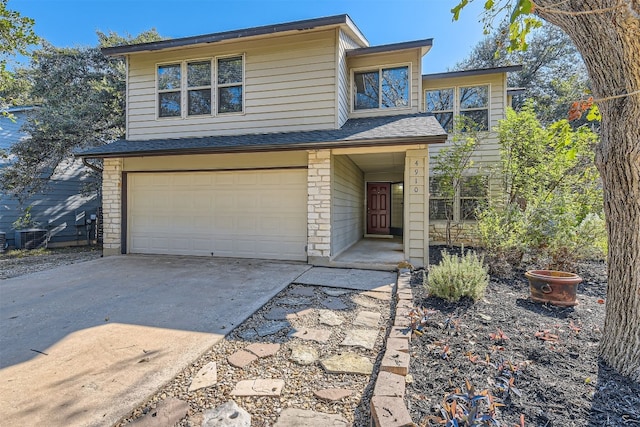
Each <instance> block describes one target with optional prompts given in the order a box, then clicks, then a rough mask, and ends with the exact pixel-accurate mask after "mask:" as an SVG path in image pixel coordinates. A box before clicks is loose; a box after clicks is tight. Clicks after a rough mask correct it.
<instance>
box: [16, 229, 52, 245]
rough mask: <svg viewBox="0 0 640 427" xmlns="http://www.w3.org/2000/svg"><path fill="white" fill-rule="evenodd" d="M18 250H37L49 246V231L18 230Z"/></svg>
mask: <svg viewBox="0 0 640 427" xmlns="http://www.w3.org/2000/svg"><path fill="white" fill-rule="evenodd" d="M15 239H16V241H15V246H16V249H37V248H42V247H46V246H47V230H44V229H40V228H30V229H28V230H16V233H15Z"/></svg>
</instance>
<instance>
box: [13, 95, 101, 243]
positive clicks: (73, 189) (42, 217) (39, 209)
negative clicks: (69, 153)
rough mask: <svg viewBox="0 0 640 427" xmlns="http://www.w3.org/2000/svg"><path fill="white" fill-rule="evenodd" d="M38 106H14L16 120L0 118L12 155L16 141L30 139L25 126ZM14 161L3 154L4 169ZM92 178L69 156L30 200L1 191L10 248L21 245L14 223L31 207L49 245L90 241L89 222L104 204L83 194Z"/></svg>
mask: <svg viewBox="0 0 640 427" xmlns="http://www.w3.org/2000/svg"><path fill="white" fill-rule="evenodd" d="M34 108H36V107H12V108H10V109H9V112H10V113H11V114H12V115H13V117H14V120H15V121H14V120H11V119H9V118H7V117H0V150H2V151H3V152H5V153H7V154H8V152H9V150H10V149H11V147H12V146H13V145H14V144H15V143H17V142H18V141H20V140H22V139H25V138H29V135H28V134H26V133H25V132H23V131H22V130H21V129H22V126H23V124H24V123H25V121H26V120H27V117H28V114H29V112H30V111H32V110H33V109H34ZM12 161H13V159H12V158H11V156H9V157H8V158H4V157H0V169H1V168H4V167H6V166H7V165H9V164H11V162H12ZM43 178H46V177H43ZM89 179H90V178H89V177H88V176H87V174H86V168H85V167H84V166H83V165H82V162H81V161H79V160H74V159H69V161H67V162H64V164H62V165H60V166H59V167H58V168H57V169H56V170H55V171H54V172H53V175H52V177H51V182H50V184H49V186H48V187H47V189H46V190H45V192H44V193H42V194H38V195H37V196H34V197H32V198H30V199H28V200H26V201H25V202H24V204H23V205H20V204H19V202H18V200H17V199H16V198H14V197H11V196H9V195H7V194H4V193H0V233H1V232H4V233H6V244H7V245H8V247H16V246H20V242H16V241H15V230H14V229H13V227H12V223H13V222H14V221H15V220H16V219H18V218H19V217H20V216H21V215H23V214H24V208H26V207H28V206H31V215H32V217H33V218H34V220H35V221H37V222H38V223H39V224H40V225H39V227H38V228H40V229H43V230H47V231H48V232H49V243H48V244H49V246H72V245H83V244H87V231H88V230H87V229H88V227H89V225H88V224H87V221H88V220H90V219H91V215H94V216H97V214H98V208H99V206H100V200H99V199H98V196H97V195H96V194H93V195H90V196H86V195H83V194H82V193H83V187H84V186H85V184H87V183H89ZM16 243H18V245H16ZM23 243H24V242H23Z"/></svg>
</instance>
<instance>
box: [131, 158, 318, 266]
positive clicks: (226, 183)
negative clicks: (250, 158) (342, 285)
mask: <svg viewBox="0 0 640 427" xmlns="http://www.w3.org/2000/svg"><path fill="white" fill-rule="evenodd" d="M128 185H129V189H128V194H129V200H128V210H129V212H128V230H129V236H128V245H127V246H128V250H129V252H132V253H153V254H180V255H204V256H211V253H213V254H214V255H215V256H226V257H246V258H267V259H284V260H306V251H305V245H306V233H307V230H306V228H307V224H306V220H307V213H306V210H307V207H306V206H307V205H306V199H307V197H306V190H307V184H306V170H273V171H234V172H198V173H187V172H170V173H148V174H147V173H139V174H136V173H130V174H129V179H128Z"/></svg>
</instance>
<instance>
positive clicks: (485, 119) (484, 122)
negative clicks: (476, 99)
mask: <svg viewBox="0 0 640 427" xmlns="http://www.w3.org/2000/svg"><path fill="white" fill-rule="evenodd" d="M460 115H461V116H465V117H468V118H470V119H471V120H473V122H474V123H475V124H476V125H478V130H488V129H489V110H471V111H461V112H460Z"/></svg>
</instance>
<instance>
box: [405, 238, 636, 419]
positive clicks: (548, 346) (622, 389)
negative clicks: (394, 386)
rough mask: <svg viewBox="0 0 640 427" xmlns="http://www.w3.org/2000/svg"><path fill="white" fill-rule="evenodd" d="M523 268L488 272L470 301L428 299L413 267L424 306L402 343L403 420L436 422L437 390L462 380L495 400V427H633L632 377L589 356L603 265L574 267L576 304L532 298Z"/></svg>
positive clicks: (593, 353)
mask: <svg viewBox="0 0 640 427" xmlns="http://www.w3.org/2000/svg"><path fill="white" fill-rule="evenodd" d="M431 252H432V253H435V254H436V255H437V253H439V250H433V248H432V251H431ZM432 262H433V263H437V259H434V260H432ZM523 273H524V272H523V271H519V272H517V274H516V275H515V277H514V278H513V279H511V280H500V279H496V278H493V277H492V278H491V281H490V284H489V287H488V288H487V291H486V295H485V298H484V299H482V300H480V301H477V302H476V303H472V302H470V301H465V300H463V301H461V302H459V303H447V302H445V301H443V300H441V299H439V298H434V297H430V296H429V295H428V293H427V291H426V289H425V288H424V287H423V286H422V281H423V272H422V271H417V272H415V273H414V276H413V278H412V284H413V285H414V287H413V291H414V304H415V305H416V306H417V307H422V308H424V309H427V310H429V312H428V313H429V315H428V316H429V317H428V322H427V325H426V327H425V328H424V330H423V332H424V333H423V334H422V335H421V336H419V337H415V339H414V340H412V343H411V347H410V352H411V356H412V357H411V365H410V373H411V374H412V376H413V378H414V381H413V383H412V384H410V385H409V386H408V388H407V394H406V403H407V407H408V408H409V410H410V412H411V414H412V418H413V420H414V421H415V422H416V423H417V424H418V425H419V426H430V425H438V423H439V421H440V418H442V413H441V409H442V402H443V399H444V397H445V396H448V395H450V394H451V393H454V392H456V389H459V390H460V391H462V392H464V390H465V387H466V381H469V383H470V384H471V385H472V386H473V387H475V389H476V392H477V391H481V390H485V389H486V390H489V392H490V393H491V394H492V395H493V396H494V397H495V399H496V401H498V402H501V403H502V404H504V405H505V406H502V407H498V408H497V416H496V417H495V418H496V419H497V420H498V421H500V423H501V425H503V426H520V425H522V421H521V420H524V425H526V426H548V427H551V426H593V427H596V426H638V425H640V384H639V383H636V382H633V381H631V380H629V379H628V378H625V377H622V376H620V375H618V374H617V373H616V372H614V371H613V370H611V369H610V368H608V367H607V366H606V365H604V364H603V363H602V362H601V361H599V360H598V356H597V347H598V343H599V341H600V339H601V336H602V326H603V325H604V310H605V309H604V307H605V306H604V300H605V298H606V286H607V283H606V266H605V264H604V263H602V262H586V263H582V264H581V265H580V268H579V271H578V273H579V274H580V276H581V277H582V278H583V279H584V281H583V283H582V284H581V285H579V287H578V301H579V305H577V306H576V307H570V308H560V307H554V306H551V305H545V304H537V303H534V302H532V301H531V300H530V299H529V298H528V296H529V290H528V282H527V281H526V279H525V278H524V275H523ZM509 381H512V382H511V383H509Z"/></svg>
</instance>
